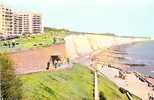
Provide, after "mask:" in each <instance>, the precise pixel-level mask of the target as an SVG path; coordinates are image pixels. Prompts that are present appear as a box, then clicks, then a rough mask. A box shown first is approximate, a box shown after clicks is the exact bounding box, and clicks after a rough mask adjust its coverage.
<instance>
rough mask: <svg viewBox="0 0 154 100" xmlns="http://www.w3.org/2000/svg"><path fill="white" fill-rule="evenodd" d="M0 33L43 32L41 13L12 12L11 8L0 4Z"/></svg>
mask: <svg viewBox="0 0 154 100" xmlns="http://www.w3.org/2000/svg"><path fill="white" fill-rule="evenodd" d="M0 9H1V10H0V12H2V13H0V16H1V17H0V26H1V27H0V33H1V34H27V33H35V34H36V33H41V32H43V26H42V17H41V14H38V13H32V12H13V11H12V10H11V9H9V8H7V7H4V6H2V5H1V6H0Z"/></svg>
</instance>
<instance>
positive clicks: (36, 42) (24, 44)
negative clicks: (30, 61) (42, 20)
mask: <svg viewBox="0 0 154 100" xmlns="http://www.w3.org/2000/svg"><path fill="white" fill-rule="evenodd" d="M66 35H67V32H65V31H57V32H55V31H49V32H45V33H42V34H38V35H33V36H22V37H20V38H17V39H12V40H6V41H0V52H1V53H4V52H5V53H7V52H15V51H19V50H26V49H31V48H39V47H47V46H49V45H52V44H53V38H56V43H63V42H64V41H63V38H64V37H65V36H66ZM57 37H58V38H57ZM59 37H60V38H59ZM12 41H15V42H16V43H19V45H16V46H15V47H14V48H9V47H8V46H4V43H8V42H10V43H12Z"/></svg>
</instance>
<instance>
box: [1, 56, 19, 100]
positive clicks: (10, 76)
mask: <svg viewBox="0 0 154 100" xmlns="http://www.w3.org/2000/svg"><path fill="white" fill-rule="evenodd" d="M0 72H1V75H0V79H1V82H0V85H1V98H3V100H19V99H21V90H20V87H19V86H21V83H20V81H19V80H18V78H17V77H16V75H15V73H14V69H13V68H12V61H11V60H10V59H9V58H8V56H6V55H5V54H0Z"/></svg>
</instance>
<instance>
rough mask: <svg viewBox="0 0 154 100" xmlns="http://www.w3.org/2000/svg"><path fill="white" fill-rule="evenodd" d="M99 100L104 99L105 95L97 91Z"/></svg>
mask: <svg viewBox="0 0 154 100" xmlns="http://www.w3.org/2000/svg"><path fill="white" fill-rule="evenodd" d="M99 100H106V97H105V96H104V93H103V92H102V91H100V92H99Z"/></svg>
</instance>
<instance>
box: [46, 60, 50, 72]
mask: <svg viewBox="0 0 154 100" xmlns="http://www.w3.org/2000/svg"><path fill="white" fill-rule="evenodd" d="M49 67H50V62H49V61H48V62H47V68H46V70H49Z"/></svg>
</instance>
